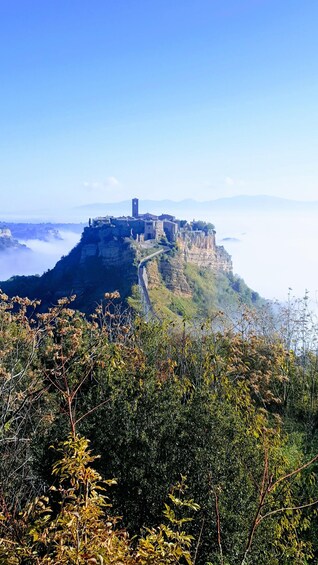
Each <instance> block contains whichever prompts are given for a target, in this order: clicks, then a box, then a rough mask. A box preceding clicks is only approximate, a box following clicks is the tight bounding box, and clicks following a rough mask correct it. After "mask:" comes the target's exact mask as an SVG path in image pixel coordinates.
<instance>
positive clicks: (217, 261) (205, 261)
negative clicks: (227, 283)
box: [177, 230, 233, 273]
mask: <svg viewBox="0 0 318 565" xmlns="http://www.w3.org/2000/svg"><path fill="white" fill-rule="evenodd" d="M177 245H178V248H179V250H180V252H181V254H182V257H183V259H184V261H185V262H186V263H193V264H194V265H197V266H198V267H205V268H208V269H211V270H212V271H216V272H223V273H230V272H232V268H233V267H232V260H231V256H230V255H229V254H228V253H227V251H225V249H224V247H223V246H219V245H216V243H215V232H214V231H213V230H210V231H209V232H208V233H205V232H204V231H202V230H198V231H183V232H181V233H180V234H179V237H178V239H177Z"/></svg>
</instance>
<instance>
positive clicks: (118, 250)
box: [80, 228, 136, 269]
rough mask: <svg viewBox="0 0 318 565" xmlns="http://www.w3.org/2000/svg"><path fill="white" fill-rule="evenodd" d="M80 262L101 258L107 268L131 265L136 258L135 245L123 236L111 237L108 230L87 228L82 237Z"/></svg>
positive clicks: (82, 263)
mask: <svg viewBox="0 0 318 565" xmlns="http://www.w3.org/2000/svg"><path fill="white" fill-rule="evenodd" d="M80 249H81V254H80V264H81V265H84V264H85V263H86V261H87V259H89V258H92V257H95V258H99V259H100V261H101V263H102V265H103V266H104V267H106V268H113V269H116V268H118V267H121V266H124V265H129V264H130V265H131V264H133V262H134V260H135V256H136V254H135V251H134V249H133V247H132V246H131V245H130V243H129V242H127V241H126V240H125V239H122V238H118V239H117V238H116V239H115V238H114V239H109V238H108V237H107V232H106V231H105V230H103V229H102V228H101V229H96V228H95V229H93V230H92V229H89V228H86V229H85V230H84V232H83V236H82V239H81V248H80Z"/></svg>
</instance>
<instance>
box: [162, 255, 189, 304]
mask: <svg viewBox="0 0 318 565" xmlns="http://www.w3.org/2000/svg"><path fill="white" fill-rule="evenodd" d="M159 270H160V274H161V276H162V280H163V282H164V284H165V286H166V287H167V289H168V290H172V291H173V293H174V294H176V295H179V296H192V293H191V289H190V287H189V284H188V281H187V279H186V277H185V274H184V263H183V258H182V256H181V255H176V256H175V257H170V258H169V259H168V260H165V258H162V259H161V261H160V264H159Z"/></svg>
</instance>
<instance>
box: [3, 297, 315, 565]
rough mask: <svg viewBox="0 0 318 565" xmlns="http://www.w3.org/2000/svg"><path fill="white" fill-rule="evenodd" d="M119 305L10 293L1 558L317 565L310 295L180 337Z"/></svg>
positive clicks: (17, 564) (215, 320) (5, 344)
mask: <svg viewBox="0 0 318 565" xmlns="http://www.w3.org/2000/svg"><path fill="white" fill-rule="evenodd" d="M115 299H116V295H110V296H107V297H106V303H105V305H101V306H100V307H99V308H98V309H97V311H96V313H95V314H94V315H93V316H92V317H91V318H90V319H89V320H88V319H86V318H85V317H84V315H83V314H81V313H79V312H78V311H75V310H73V309H71V308H70V306H71V304H70V303H68V302H67V301H66V300H61V301H60V302H59V304H58V306H57V307H55V308H52V309H51V310H50V311H49V312H47V313H44V314H43V313H42V314H39V315H36V309H37V306H38V305H37V303H36V302H32V301H30V300H27V299H20V298H13V299H9V298H8V297H7V296H6V295H4V294H3V295H1V304H0V343H1V347H0V388H1V401H0V445H1V460H0V480H1V490H0V518H1V520H0V563H4V564H6V563H7V564H8V565H11V564H12V565H13V564H14V565H22V564H23V565H29V564H36V565H37V564H53V563H54V564H63V563H68V564H84V563H100V564H105V563H122V564H126V563H127V564H128V563H139V564H141V565H143V564H145V565H146V564H147V565H148V564H151V563H153V564H162V565H165V564H176V563H179V562H180V563H182V564H184V563H188V564H189V565H190V564H191V563H197V564H198V565H200V564H204V563H210V564H213V565H220V564H221V565H244V564H245V565H246V564H255V565H256V564H261V565H262V564H264V565H265V564H266V565H267V564H272V565H275V564H282V565H289V564H290V563H295V564H305V563H318V541H317V540H318V538H317V519H316V517H317V509H318V485H317V465H318V442H317V438H316V428H317V423H318V419H317V415H318V375H317V356H316V353H315V343H313V342H312V341H311V339H312V338H313V336H314V335H315V334H314V329H313V328H312V326H311V325H310V324H309V314H308V311H307V306H306V301H305V302H304V303H302V304H300V305H296V306H297V308H298V310H297V308H296V309H295V308H294V307H289V308H287V309H286V312H285V313H284V315H283V316H282V319H281V320H280V321H279V322H278V321H277V319H276V320H275V324H274V322H273V320H272V318H271V316H270V314H268V313H267V312H266V311H265V310H264V311H259V312H258V314H257V315H256V314H255V313H252V312H249V311H246V310H244V311H242V312H241V315H240V316H238V317H237V318H236V322H235V324H230V323H229V322H228V321H226V320H224V319H223V318H222V317H221V318H220V317H219V316H217V315H215V316H214V318H213V319H210V320H208V321H206V323H204V324H201V326H200V327H198V328H192V329H191V330H189V329H188V324H185V325H184V329H183V331H180V327H179V326H178V327H175V326H174V325H173V324H167V325H165V324H159V323H158V324H155V323H152V324H147V323H145V322H144V321H143V320H142V319H139V318H137V319H136V318H135V319H130V317H129V315H128V314H123V313H122V312H121V311H120V310H117V308H116V301H115ZM220 328H222V329H220ZM104 489H106V490H104ZM163 509H164V511H163Z"/></svg>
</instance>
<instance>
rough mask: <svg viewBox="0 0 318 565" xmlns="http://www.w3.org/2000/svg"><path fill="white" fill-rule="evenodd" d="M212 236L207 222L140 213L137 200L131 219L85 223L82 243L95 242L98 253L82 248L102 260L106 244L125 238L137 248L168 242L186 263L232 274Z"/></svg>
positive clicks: (107, 253) (222, 251)
mask: <svg viewBox="0 0 318 565" xmlns="http://www.w3.org/2000/svg"><path fill="white" fill-rule="evenodd" d="M215 234H216V232H215V229H214V226H213V224H211V223H208V222H203V221H195V220H193V221H192V222H188V221H187V220H179V219H176V218H175V217H174V216H172V215H170V214H166V213H165V214H161V215H160V216H156V215H154V214H150V213H146V214H140V213H139V201H138V198H133V199H132V214H131V216H120V217H117V218H116V217H114V216H105V217H98V218H94V219H90V220H89V227H88V228H86V229H85V230H84V241H86V242H87V243H97V239H98V240H99V251H96V249H95V248H94V249H93V247H92V248H86V250H85V256H86V254H91V253H92V254H95V253H96V252H97V253H98V254H101V255H103V256H104V258H105V256H108V255H109V253H110V251H111V249H110V248H108V251H107V252H106V249H105V245H106V244H107V242H109V243H110V242H113V244H114V243H115V242H116V241H119V240H123V239H126V238H129V239H133V240H134V241H135V242H136V243H137V244H138V243H139V244H140V246H143V245H146V243H147V246H149V245H152V244H153V245H155V244H158V243H159V244H160V243H162V244H167V243H168V244H170V245H172V246H176V247H177V248H178V250H179V252H180V255H181V256H182V257H183V259H184V261H185V262H186V263H193V264H196V265H198V266H200V267H208V268H210V269H212V270H213V271H222V272H227V273H229V272H232V261H231V257H230V255H229V254H228V253H227V251H226V250H225V249H224V247H223V246H219V245H216V241H215ZM83 258H84V257H83ZM108 260H110V258H109V259H108Z"/></svg>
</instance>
